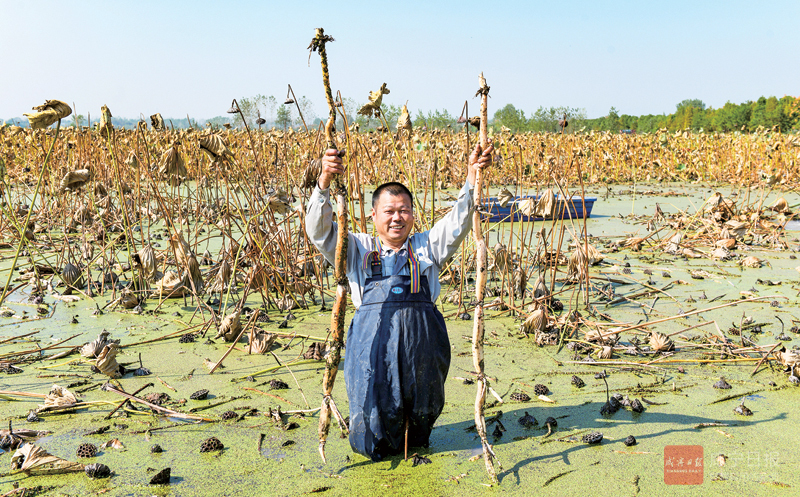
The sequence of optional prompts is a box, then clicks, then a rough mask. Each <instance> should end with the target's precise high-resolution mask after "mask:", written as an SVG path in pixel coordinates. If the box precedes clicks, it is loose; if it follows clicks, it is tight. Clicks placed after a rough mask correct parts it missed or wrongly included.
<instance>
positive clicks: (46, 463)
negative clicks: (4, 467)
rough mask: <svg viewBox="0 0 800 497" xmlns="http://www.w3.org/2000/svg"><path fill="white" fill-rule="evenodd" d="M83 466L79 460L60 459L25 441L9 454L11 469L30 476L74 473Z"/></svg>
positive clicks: (81, 469)
mask: <svg viewBox="0 0 800 497" xmlns="http://www.w3.org/2000/svg"><path fill="white" fill-rule="evenodd" d="M84 468H85V466H84V465H83V464H81V463H79V462H72V461H67V460H66V459H61V458H60V457H57V456H54V455H52V454H50V453H49V452H47V451H46V450H44V449H43V448H41V447H38V446H36V445H34V444H32V443H26V444H25V445H23V446H22V447H20V448H19V449H17V451H16V452H14V455H12V456H11V470H12V471H22V472H24V473H25V474H28V475H32V476H38V475H59V474H64V473H74V472H79V471H84Z"/></svg>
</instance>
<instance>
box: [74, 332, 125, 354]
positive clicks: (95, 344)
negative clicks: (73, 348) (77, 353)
mask: <svg viewBox="0 0 800 497" xmlns="http://www.w3.org/2000/svg"><path fill="white" fill-rule="evenodd" d="M110 335H111V334H110V333H109V332H107V331H105V330H103V331H102V332H100V334H99V335H98V336H97V338H95V339H94V340H92V341H91V342H88V343H86V344H84V345H83V347H81V355H82V356H83V357H89V358H92V359H94V358H95V357H97V355H98V354H100V352H102V350H103V348H105V346H106V345H108V344H109V343H112V342H114V343H116V344H119V340H109V339H108V337H109V336H110Z"/></svg>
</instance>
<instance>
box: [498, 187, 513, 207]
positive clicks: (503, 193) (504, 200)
mask: <svg viewBox="0 0 800 497" xmlns="http://www.w3.org/2000/svg"><path fill="white" fill-rule="evenodd" d="M512 200H514V194H513V193H511V192H510V191H508V188H503V189H502V190H500V193H499V194H498V195H497V203H498V204H499V205H500V207H505V206H507V205H508V203H509V202H511V201H512Z"/></svg>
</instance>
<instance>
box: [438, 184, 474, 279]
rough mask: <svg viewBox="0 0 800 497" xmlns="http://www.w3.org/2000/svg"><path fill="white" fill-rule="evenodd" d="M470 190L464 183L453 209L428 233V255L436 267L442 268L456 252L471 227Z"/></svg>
mask: <svg viewBox="0 0 800 497" xmlns="http://www.w3.org/2000/svg"><path fill="white" fill-rule="evenodd" d="M472 190H473V186H472V185H470V184H469V182H465V183H464V187H463V188H461V191H460V192H459V194H458V200H456V203H455V205H454V206H453V208H452V209H451V210H450V212H448V213H447V214H446V215H445V216H444V217H443V218H442V219H440V220H439V222H437V223H436V224H435V225H434V226H433V228H431V230H430V232H429V238H428V245H429V247H430V254H431V257H432V258H433V260H434V261H435V262H436V264H437V265H438V266H442V265H443V264H444V262H445V261H446V260H447V259H449V258H450V257H451V256H452V255H453V254H454V253H455V252H456V250H458V247H459V245H461V242H462V241H464V238H466V236H467V234H468V233H469V230H470V228H471V227H472V224H471V223H472V217H471V216H472V211H473V209H474V205H473V204H474V201H473V197H472V194H473V191H472Z"/></svg>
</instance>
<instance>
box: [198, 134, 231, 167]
mask: <svg viewBox="0 0 800 497" xmlns="http://www.w3.org/2000/svg"><path fill="white" fill-rule="evenodd" d="M199 142H200V150H202V151H203V152H205V153H206V154H208V156H209V157H210V158H211V160H213V161H218V160H220V159H224V158H225V157H232V156H233V154H232V153H231V151H230V150H229V149H228V144H227V143H225V140H224V139H223V138H222V137H221V136H219V135H217V134H209V135H206V136H203V137H201V138H200V140H199Z"/></svg>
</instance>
